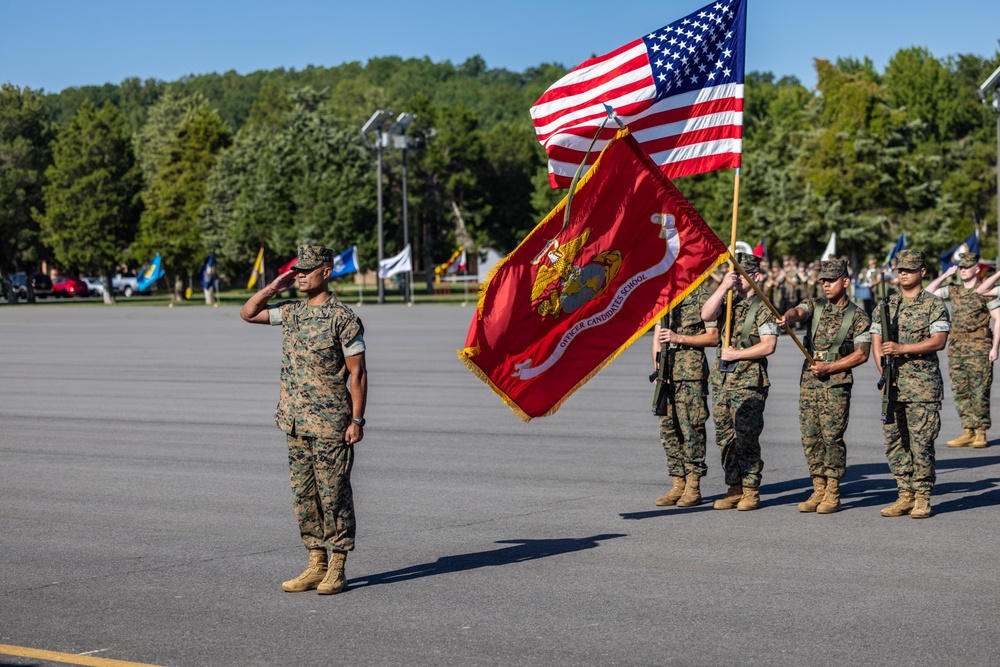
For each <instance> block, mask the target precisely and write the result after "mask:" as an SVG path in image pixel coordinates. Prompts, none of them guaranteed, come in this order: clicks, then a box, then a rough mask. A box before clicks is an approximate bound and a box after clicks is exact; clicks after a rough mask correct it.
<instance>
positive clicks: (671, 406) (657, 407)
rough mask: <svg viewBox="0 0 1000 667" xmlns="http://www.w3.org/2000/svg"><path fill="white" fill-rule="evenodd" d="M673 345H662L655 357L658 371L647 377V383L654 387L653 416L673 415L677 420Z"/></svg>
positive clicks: (674, 346) (674, 347)
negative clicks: (652, 384)
mask: <svg viewBox="0 0 1000 667" xmlns="http://www.w3.org/2000/svg"><path fill="white" fill-rule="evenodd" d="M676 349H677V346H676V345H675V344H674V343H664V344H663V345H661V346H660V353H659V354H658V355H656V364H657V366H658V367H659V368H658V370H656V371H653V372H652V373H650V375H649V381H650V382H652V383H654V384H655V385H656V386H655V388H654V389H653V414H654V415H656V416H657V417H665V416H666V415H674V419H675V420H676V418H677V397H676V395H675V393H674V352H675V350H676Z"/></svg>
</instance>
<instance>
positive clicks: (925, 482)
mask: <svg viewBox="0 0 1000 667" xmlns="http://www.w3.org/2000/svg"><path fill="white" fill-rule="evenodd" d="M940 431H941V404H940V403H896V423H895V424H883V425H882V432H883V434H884V435H885V458H886V461H888V463H889V470H891V471H892V476H893V477H895V478H896V487H897V488H898V489H899V490H900V491H909V492H911V493H926V494H930V492H931V491H932V490H933V489H934V481H935V479H936V477H935V473H934V440H936V439H937V437H938V433H939V432H940Z"/></svg>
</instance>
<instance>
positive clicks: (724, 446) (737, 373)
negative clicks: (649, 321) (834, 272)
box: [701, 253, 778, 510]
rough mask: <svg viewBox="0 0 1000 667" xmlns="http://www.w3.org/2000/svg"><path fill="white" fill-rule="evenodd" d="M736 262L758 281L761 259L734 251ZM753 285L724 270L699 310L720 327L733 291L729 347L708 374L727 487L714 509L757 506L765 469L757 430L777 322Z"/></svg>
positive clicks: (761, 425)
mask: <svg viewBox="0 0 1000 667" xmlns="http://www.w3.org/2000/svg"><path fill="white" fill-rule="evenodd" d="M736 261H737V262H739V264H740V266H741V267H742V268H743V270H744V271H745V272H746V273H747V274H749V276H750V277H751V278H752V279H753V280H755V281H759V280H760V279H761V274H760V259H759V258H757V257H755V256H753V255H748V254H745V253H737V255H736ZM751 289H752V288H751V287H750V284H749V283H747V282H746V279H745V278H743V277H741V276H740V274H739V273H737V272H736V271H733V272H730V273H727V274H726V277H725V278H724V279H723V281H722V283H721V284H720V285H719V287H718V288H717V289H716V290H715V292H714V293H713V294H712V296H711V297H710V298H709V300H708V301H707V302H706V303H705V306H704V307H703V308H702V311H701V315H702V319H704V320H705V326H706V327H707V328H708V329H718V328H719V318H720V317H721V316H722V314H723V313H724V308H725V302H726V300H727V294H728V293H729V291H730V290H733V310H732V327H731V328H730V332H731V333H730V335H731V338H732V345H730V346H729V347H723V346H721V345H720V347H719V351H718V359H717V360H716V364H715V366H714V367H713V368H712V372H711V375H710V378H709V382H710V383H711V385H712V416H713V419H714V422H715V440H716V444H717V445H718V446H719V449H720V450H721V452H722V468H723V470H724V471H725V476H726V484H728V485H729V489H728V491H727V492H726V495H725V496H724V497H723V498H720V499H719V500H716V501H715V503H714V505H713V507H714V508H715V509H733V508H736V509H739V510H754V509H757V508H758V507H760V493H759V490H758V489H759V487H760V480H761V470H762V469H763V467H764V462H763V460H762V459H761V454H760V434H761V432H763V430H764V404H765V401H766V400H767V392H768V388H769V387H770V386H771V383H770V381H769V380H768V378H767V358H766V357H767V356H769V355H771V354H773V353H774V350H775V347H776V345H777V339H778V326H777V325H776V324H775V319H774V315H773V314H772V313H771V311H770V310H768V309H767V307H766V306H765V305H764V303H763V301H762V300H761V299H760V297H758V296H757V295H756V293H754V292H752V291H751ZM728 361H731V362H735V368H733V370H731V371H730V372H724V371H723V370H721V366H720V362H728ZM723 365H724V364H723Z"/></svg>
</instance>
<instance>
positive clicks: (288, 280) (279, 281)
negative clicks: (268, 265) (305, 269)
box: [271, 271, 296, 292]
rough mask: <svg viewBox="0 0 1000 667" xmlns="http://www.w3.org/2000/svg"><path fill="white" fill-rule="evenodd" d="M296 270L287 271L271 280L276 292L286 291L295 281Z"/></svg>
mask: <svg viewBox="0 0 1000 667" xmlns="http://www.w3.org/2000/svg"><path fill="white" fill-rule="evenodd" d="M295 278H296V273H295V271H287V272H285V273H282V274H281V275H280V276H278V277H277V278H275V279H274V280H272V281H271V287H272V288H273V289H274V291H275V292H284V291H285V290H286V289H288V288H289V287H291V286H292V284H293V283H294V282H295Z"/></svg>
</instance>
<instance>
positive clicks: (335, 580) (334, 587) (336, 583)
mask: <svg viewBox="0 0 1000 667" xmlns="http://www.w3.org/2000/svg"><path fill="white" fill-rule="evenodd" d="M346 560H347V554H346V553H345V552H343V551H331V552H330V565H329V567H327V570H326V576H325V577H323V581H321V582H320V584H319V586H317V587H316V592H317V593H319V594H320V595H333V594H335V593H343V592H344V591H346V590H347V576H346V575H345V574H344V562H345V561H346Z"/></svg>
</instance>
